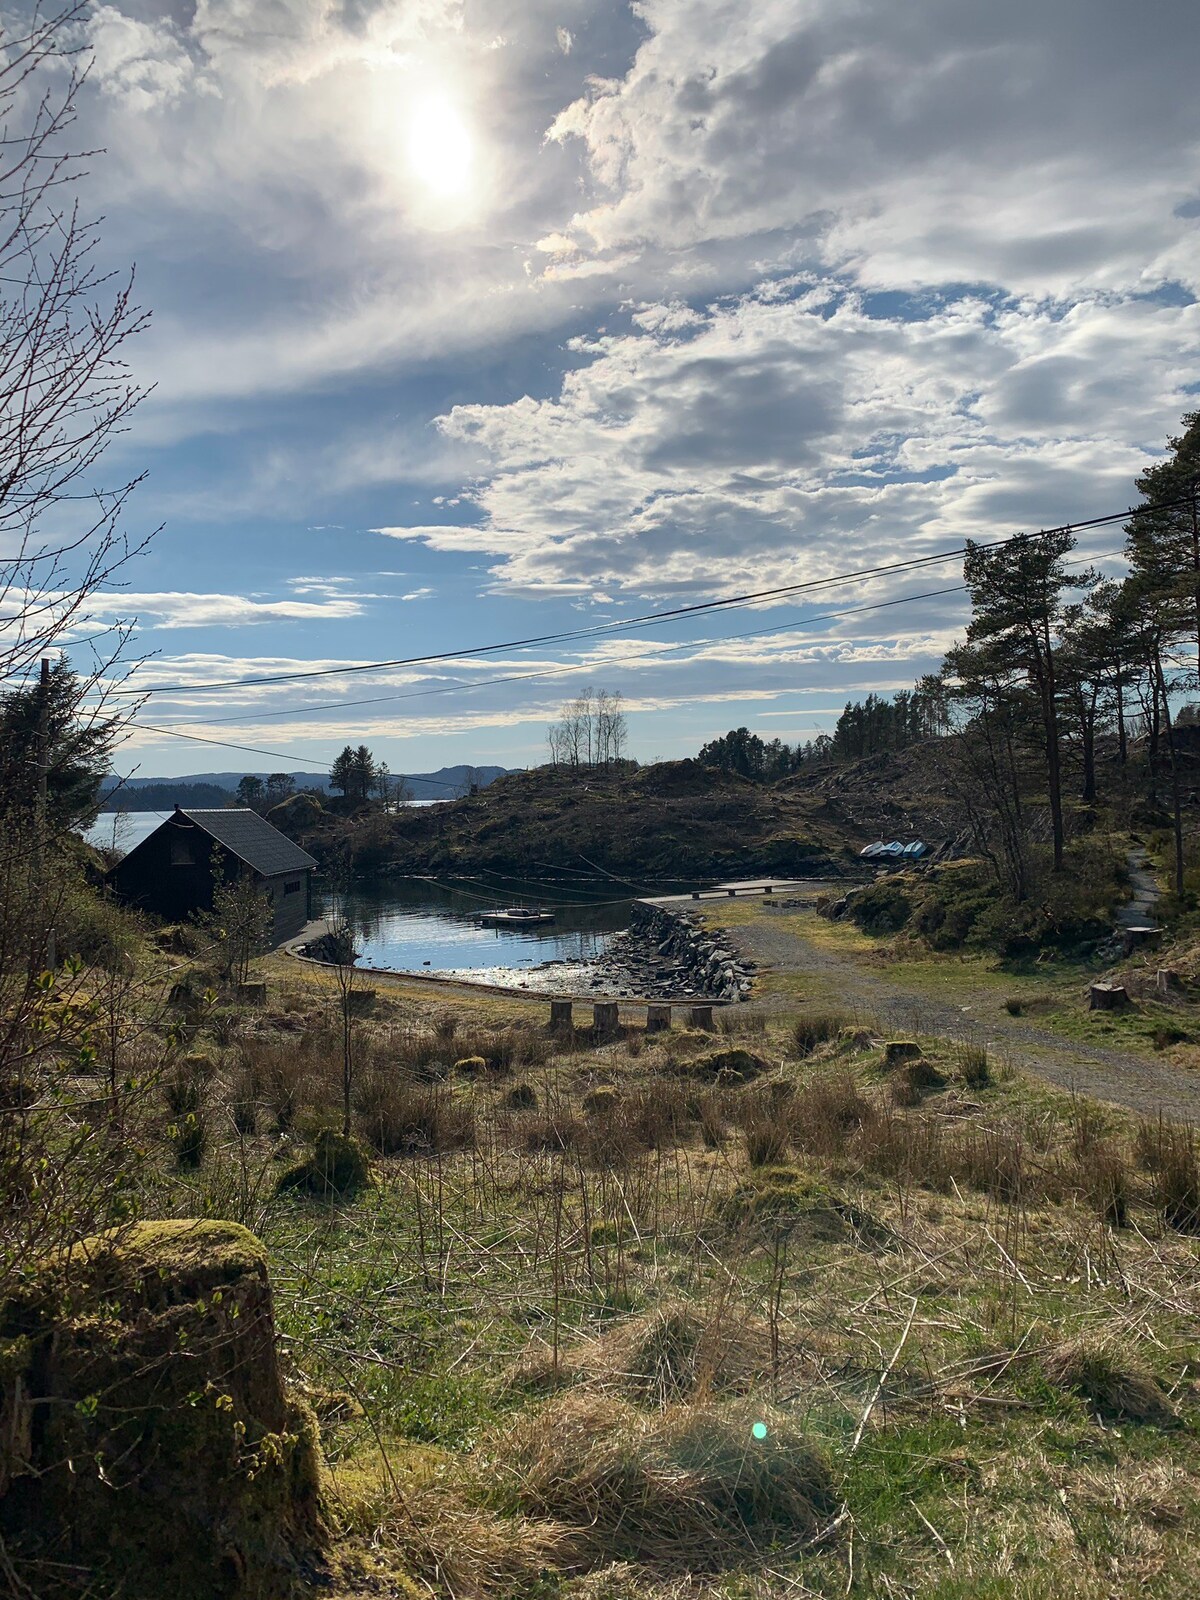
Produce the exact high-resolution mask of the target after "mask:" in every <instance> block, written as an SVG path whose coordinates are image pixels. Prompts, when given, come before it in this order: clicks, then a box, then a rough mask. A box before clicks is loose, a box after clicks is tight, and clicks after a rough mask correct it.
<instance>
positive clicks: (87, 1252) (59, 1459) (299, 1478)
mask: <svg viewBox="0 0 1200 1600" xmlns="http://www.w3.org/2000/svg"><path fill="white" fill-rule="evenodd" d="M0 1536H2V1537H3V1539H4V1542H5V1545H6V1547H7V1555H8V1559H9V1561H10V1562H11V1564H12V1567H13V1569H14V1570H15V1571H16V1572H17V1573H18V1574H19V1573H20V1572H21V1571H22V1569H26V1570H28V1571H29V1572H30V1573H31V1574H37V1576H36V1577H35V1578H33V1581H32V1584H31V1587H30V1588H28V1589H25V1588H22V1589H21V1590H20V1591H19V1592H21V1593H37V1594H38V1595H42V1596H49V1595H54V1594H58V1593H59V1592H60V1591H61V1592H64V1593H65V1592H70V1593H71V1594H75V1593H78V1592H82V1589H83V1588H84V1587H86V1588H87V1589H88V1592H89V1593H95V1594H97V1595H99V1594H109V1593H117V1592H118V1591H119V1593H120V1594H121V1595H122V1596H124V1597H127V1600H151V1597H160V1596H163V1595H170V1596H172V1597H173V1600H221V1597H224V1596H230V1597H232V1596H235V1595H236V1596H238V1597H239V1600H282V1597H284V1596H286V1595H288V1594H290V1593H291V1591H292V1589H293V1586H294V1584H295V1581H296V1578H297V1576H298V1575H299V1574H300V1573H301V1572H302V1571H304V1570H305V1569H306V1568H308V1567H309V1566H310V1564H311V1562H312V1560H313V1558H314V1556H315V1555H316V1554H317V1553H318V1552H319V1550H320V1548H321V1546H322V1544H323V1542H324V1519H323V1515H322V1503H321V1457H320V1450H319V1446H318V1443H317V1429H316V1421H315V1418H314V1417H313V1415H312V1412H311V1411H310V1410H309V1409H308V1407H307V1406H305V1405H304V1404H303V1403H302V1402H300V1401H298V1400H296V1399H295V1398H294V1397H293V1396H292V1395H291V1394H290V1393H289V1392H288V1390H287V1388H286V1386H285V1384H284V1382H283V1379H282V1376H281V1374H280V1371H279V1365H278V1361H277V1357H276V1346H275V1324H274V1316H273V1310H272V1301H271V1286H270V1282H269V1280H268V1277H267V1266H266V1255H265V1251H264V1250H263V1247H262V1245H261V1244H260V1243H259V1242H258V1240H257V1239H256V1238H255V1237H254V1236H253V1234H251V1233H248V1232H247V1230H246V1229H245V1228H240V1227H238V1226H237V1225H236V1224H235V1223H230V1222H193V1221H169V1222H147V1223H139V1224H134V1225H131V1226H129V1227H126V1228H121V1229H116V1230H114V1231H113V1232H112V1233H109V1234H104V1235H101V1236H98V1237H96V1238H92V1239H86V1240H83V1241H82V1242H81V1243H79V1244H78V1245H76V1246H75V1247H74V1248H73V1249H72V1250H71V1251H69V1252H67V1253H66V1254H65V1255H64V1256H63V1257H61V1258H60V1259H58V1260H56V1261H54V1262H51V1263H47V1264H45V1265H43V1266H40V1267H36V1268H33V1269H31V1271H30V1273H29V1276H28V1279H27V1282H26V1284H25V1285H24V1287H22V1289H21V1290H20V1291H19V1292H18V1293H16V1294H14V1295H13V1296H12V1297H11V1298H10V1299H9V1300H8V1301H7V1303H5V1304H4V1305H3V1306H0ZM47 1575H50V1577H51V1580H52V1581H50V1582H49V1583H48V1585H47V1583H46V1577H47ZM76 1578H78V1579H79V1580H80V1582H79V1584H78V1586H76V1584H75V1582H74V1580H75V1579H76ZM87 1579H90V1580H91V1583H86V1582H84V1581H83V1580H87ZM60 1580H61V1581H60ZM93 1585H94V1587H93Z"/></svg>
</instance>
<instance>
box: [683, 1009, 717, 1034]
mask: <svg viewBox="0 0 1200 1600" xmlns="http://www.w3.org/2000/svg"><path fill="white" fill-rule="evenodd" d="M712 1014H713V1008H712V1007H711V1006H693V1007H692V1008H691V1010H690V1011H689V1013H688V1021H689V1022H690V1023H691V1025H692V1027H693V1028H703V1029H704V1030H705V1032H706V1033H713V1032H714V1031H715V1030H714V1028H713V1015H712Z"/></svg>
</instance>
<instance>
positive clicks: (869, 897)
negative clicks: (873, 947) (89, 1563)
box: [849, 877, 913, 934]
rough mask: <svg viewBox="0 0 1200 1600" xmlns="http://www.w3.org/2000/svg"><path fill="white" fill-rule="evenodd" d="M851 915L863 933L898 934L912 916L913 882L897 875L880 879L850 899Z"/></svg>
mask: <svg viewBox="0 0 1200 1600" xmlns="http://www.w3.org/2000/svg"><path fill="white" fill-rule="evenodd" d="M849 909H850V917H851V919H852V920H853V921H854V922H855V923H856V924H857V926H858V927H860V928H861V929H862V930H863V932H864V933H871V934H885V933H899V932H900V929H901V928H903V926H904V924H905V923H906V922H907V921H908V919H909V917H911V916H912V912H913V901H912V894H911V885H910V884H909V883H908V882H907V880H906V879H903V878H898V877H888V878H880V879H879V880H878V882H876V883H871V884H868V885H867V887H866V888H865V889H860V890H859V891H858V893H857V894H855V895H854V896H853V897H852V898H851V900H850V908H849Z"/></svg>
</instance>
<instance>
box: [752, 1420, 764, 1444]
mask: <svg viewBox="0 0 1200 1600" xmlns="http://www.w3.org/2000/svg"><path fill="white" fill-rule="evenodd" d="M750 1432H751V1433H752V1434H753V1435H754V1437H755V1438H756V1439H758V1440H759V1441H760V1442H761V1441H762V1440H763V1439H765V1438H766V1437H767V1425H766V1423H765V1422H756V1423H755V1424H754V1426H753V1427H752V1428H751V1429H750Z"/></svg>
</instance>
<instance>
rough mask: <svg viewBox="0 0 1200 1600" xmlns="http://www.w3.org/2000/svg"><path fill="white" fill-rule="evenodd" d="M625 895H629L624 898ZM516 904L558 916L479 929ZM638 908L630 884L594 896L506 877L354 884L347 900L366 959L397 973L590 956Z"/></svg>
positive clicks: (318, 910)
mask: <svg viewBox="0 0 1200 1600" xmlns="http://www.w3.org/2000/svg"><path fill="white" fill-rule="evenodd" d="M568 895H569V898H568ZM622 895H625V896H627V897H624V898H618V897H619V896H622ZM315 898H316V899H317V901H318V903H317V905H316V906H315V908H314V911H315V914H316V915H318V916H320V915H323V914H324V907H323V905H322V903H321V902H320V898H319V895H318V896H317V897H315ZM514 904H521V905H537V906H539V907H541V908H543V909H545V910H548V911H553V912H554V921H553V922H552V923H549V924H545V925H543V926H540V927H536V928H519V929H514V928H480V927H478V926H477V924H476V921H475V919H476V917H477V916H478V915H479V913H480V912H481V911H484V910H489V909H492V908H494V907H496V906H505V905H514ZM632 905H633V897H632V895H629V893H628V891H627V890H625V888H624V886H623V885H596V886H594V887H593V888H592V889H591V892H590V893H589V892H588V891H587V890H576V889H574V888H572V889H571V890H570V891H564V890H563V889H562V887H561V886H559V885H546V884H542V885H537V884H530V883H521V884H512V883H507V884H506V883H504V882H501V881H499V880H497V881H496V882H495V883H493V884H492V885H490V886H489V885H486V884H480V883H469V884H468V883H463V884H454V885H449V884H441V883H429V882H426V881H425V880H422V879H411V878H405V879H396V880H390V881H387V882H380V883H374V884H371V883H360V884H355V885H354V886H353V887H352V888H351V889H350V890H349V891H348V892H347V894H346V895H345V897H344V910H345V915H346V917H347V920H348V921H349V922H350V925H351V927H352V928H353V930H354V943H355V948H356V949H357V950H359V951H360V953H361V956H362V960H363V964H364V965H366V966H370V967H385V968H390V969H391V970H392V971H395V972H426V971H428V972H438V971H453V972H461V971H471V970H480V969H489V970H490V969H494V968H500V967H511V968H522V969H524V968H529V967H535V966H539V965H541V964H542V963H543V962H547V961H569V962H576V961H586V960H588V959H590V958H591V957H593V956H597V955H599V954H600V953H601V952H602V951H603V950H604V949H605V948H606V947H607V945H608V944H609V943H610V941H611V940H612V938H613V936H614V935H615V934H617V933H620V932H621V931H622V930H623V929H624V928H627V927H628V926H629V920H630V914H631V908H632Z"/></svg>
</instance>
